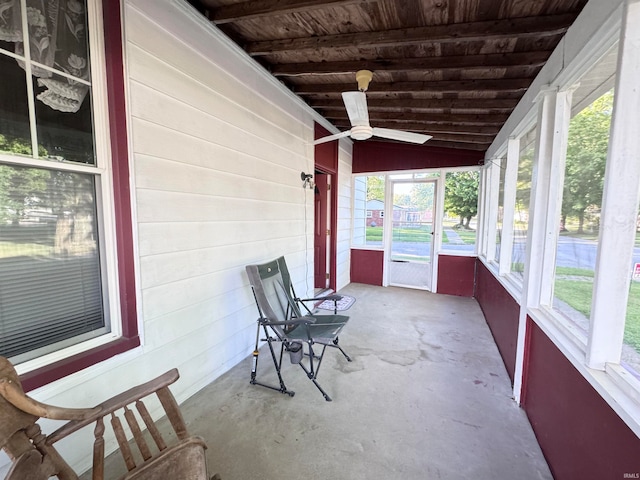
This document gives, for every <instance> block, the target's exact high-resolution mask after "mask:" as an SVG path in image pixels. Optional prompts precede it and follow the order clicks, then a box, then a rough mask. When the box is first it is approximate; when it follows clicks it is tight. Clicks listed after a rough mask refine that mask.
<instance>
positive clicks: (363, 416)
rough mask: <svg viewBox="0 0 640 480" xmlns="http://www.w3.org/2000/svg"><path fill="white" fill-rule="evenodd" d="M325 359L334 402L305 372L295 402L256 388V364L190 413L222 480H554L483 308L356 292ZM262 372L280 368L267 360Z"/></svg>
mask: <svg viewBox="0 0 640 480" xmlns="http://www.w3.org/2000/svg"><path fill="white" fill-rule="evenodd" d="M340 293H344V294H346V295H352V296H354V297H356V298H357V301H356V303H355V305H354V306H352V307H351V309H349V310H348V311H347V312H345V313H346V314H348V315H350V316H351V320H350V322H349V324H348V325H347V327H346V328H345V330H344V331H343V335H342V336H341V338H340V343H341V345H342V346H343V347H344V348H345V350H347V352H348V353H349V354H350V355H351V356H352V358H353V362H352V363H348V362H347V361H346V359H345V358H344V357H343V356H342V355H341V354H340V352H338V351H337V350H330V351H328V352H327V354H326V355H325V360H324V364H323V365H322V369H321V371H320V375H319V377H318V379H319V381H320V383H321V384H322V386H323V387H324V388H325V390H327V392H328V393H329V395H331V397H332V398H333V402H326V401H325V400H324V398H323V397H322V395H321V394H320V393H319V392H318V391H317V390H316V388H315V387H314V386H313V384H312V383H311V382H310V381H309V380H308V379H307V378H306V376H305V375H304V374H303V372H302V371H301V370H300V368H299V367H298V366H294V365H290V364H289V363H288V362H287V364H286V365H285V367H284V369H283V373H284V377H285V382H286V383H287V386H288V387H289V388H290V389H293V390H295V392H296V395H295V396H294V397H292V398H291V397H288V396H286V395H282V394H280V393H278V392H275V391H272V390H269V389H265V388H263V387H259V386H252V385H250V384H249V377H250V359H246V360H245V361H243V362H241V364H239V365H237V366H236V367H234V368H233V369H232V370H230V371H229V372H228V373H226V374H225V375H223V376H222V377H220V378H219V379H217V380H216V381H215V382H213V383H212V384H211V385H209V386H208V387H206V388H205V389H203V390H202V391H200V392H199V393H198V394H196V395H195V396H193V397H191V398H190V399H189V400H188V401H187V402H185V404H183V405H182V411H183V414H184V416H185V419H186V421H187V423H188V425H189V429H190V431H191V433H193V434H197V435H201V436H202V437H204V438H205V440H206V441H207V443H208V445H209V449H208V451H207V458H208V464H209V470H210V473H211V474H214V473H219V474H220V475H221V476H222V479H223V480H240V479H268V480H269V479H274V480H275V479H278V480H290V479H291V480H293V479H296V480H298V479H305V480H313V479H332V480H333V479H336V480H342V479H349V480H358V479H367V480H370V479H392V480H395V479H409V480H431V479H438V480H441V479H456V480H459V479H486V480H503V479H504V480H507V479H515V478H517V479H518V480H527V479H536V480H539V479H552V476H551V473H550V472H549V469H548V467H547V464H546V463H545V460H544V458H543V456H542V454H541V451H540V448H539V446H538V443H537V442H536V439H535V437H534V434H533V431H532V429H531V426H530V425H529V422H528V420H527V418H526V416H525V414H524V412H523V411H522V410H521V409H519V408H518V407H517V406H516V404H515V403H514V401H513V400H512V398H511V394H512V392H511V387H510V382H509V378H508V376H507V372H506V370H505V368H504V365H503V363H502V360H501V359H500V356H499V354H498V350H497V348H496V346H495V343H494V342H493V339H492V337H491V334H490V332H489V329H488V327H487V325H486V323H485V322H484V319H483V316H482V313H481V311H480V308H479V307H478V304H477V303H476V301H475V300H473V299H470V298H460V297H453V296H447V295H434V294H431V293H428V292H425V291H419V290H410V289H402V288H395V287H388V288H382V287H374V286H369V285H361V284H351V285H349V286H348V287H347V288H345V289H344V290H342V291H341V292H340ZM260 360H261V364H260V367H262V368H261V369H260V370H259V373H260V372H261V371H265V372H266V371H268V370H270V368H271V365H269V363H268V361H270V359H269V358H268V357H267V351H263V354H261V356H260Z"/></svg>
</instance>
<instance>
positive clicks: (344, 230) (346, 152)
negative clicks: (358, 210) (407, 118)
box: [336, 140, 353, 290]
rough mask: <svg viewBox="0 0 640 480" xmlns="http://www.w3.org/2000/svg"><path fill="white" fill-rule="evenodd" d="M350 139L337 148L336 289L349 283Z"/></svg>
mask: <svg viewBox="0 0 640 480" xmlns="http://www.w3.org/2000/svg"><path fill="white" fill-rule="evenodd" d="M352 153H353V143H352V142H351V140H343V141H341V142H340V147H339V149H338V185H337V187H338V225H337V227H338V228H337V235H338V238H337V239H336V240H337V255H336V267H337V279H336V280H337V281H336V286H337V290H340V289H341V288H343V287H345V286H346V285H348V284H349V283H351V204H352V201H351V196H352V191H351V190H352V187H351V184H352V182H351V158H352Z"/></svg>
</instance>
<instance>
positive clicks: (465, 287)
mask: <svg viewBox="0 0 640 480" xmlns="http://www.w3.org/2000/svg"><path fill="white" fill-rule="evenodd" d="M475 273H476V257H457V256H454V255H438V293H444V294H445V295H458V296H459V297H473V294H474V291H473V290H474V283H475Z"/></svg>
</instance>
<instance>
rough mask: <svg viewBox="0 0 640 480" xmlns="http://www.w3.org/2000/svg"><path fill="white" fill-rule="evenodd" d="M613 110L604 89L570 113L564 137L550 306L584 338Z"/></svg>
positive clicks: (611, 98) (577, 93)
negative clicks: (601, 92) (565, 146)
mask: <svg viewBox="0 0 640 480" xmlns="http://www.w3.org/2000/svg"><path fill="white" fill-rule="evenodd" d="M579 94H580V91H577V92H576V96H578V95H579ZM612 110H613V91H612V90H609V91H608V92H605V93H604V94H603V95H601V96H599V97H598V98H596V99H595V100H593V101H592V102H591V103H589V104H588V105H586V106H585V107H584V108H581V109H580V110H579V111H578V112H575V114H574V115H572V118H571V121H570V123H569V133H568V139H567V153H566V156H565V169H564V184H563V189H562V206H561V211H560V221H559V225H558V230H559V236H558V242H557V246H556V265H555V267H556V268H555V278H554V290H553V291H554V303H553V308H554V310H555V311H556V312H559V313H561V314H562V315H564V316H565V317H567V318H568V319H570V320H571V321H572V322H573V323H574V324H575V325H576V327H577V328H576V329H574V331H576V332H579V334H581V335H583V336H584V338H586V337H587V335H588V331H589V317H590V315H591V301H592V294H593V278H594V274H595V262H596V253H597V251H598V233H599V229H600V213H601V210H602V189H603V181H604V171H605V166H606V160H607V147H608V142H609V128H610V126H611V113H612Z"/></svg>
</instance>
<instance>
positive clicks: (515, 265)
mask: <svg viewBox="0 0 640 480" xmlns="http://www.w3.org/2000/svg"><path fill="white" fill-rule="evenodd" d="M535 142H536V126H534V127H533V128H531V129H530V130H529V131H528V132H527V133H526V134H525V135H523V136H522V137H521V138H520V153H519V155H518V178H517V183H516V201H515V208H514V217H513V244H512V246H511V273H512V275H514V276H515V277H516V278H518V279H519V280H522V278H523V272H524V263H525V252H526V244H527V235H528V233H529V202H530V200H531V176H532V173H533V157H534V155H535ZM503 195H504V194H503Z"/></svg>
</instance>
